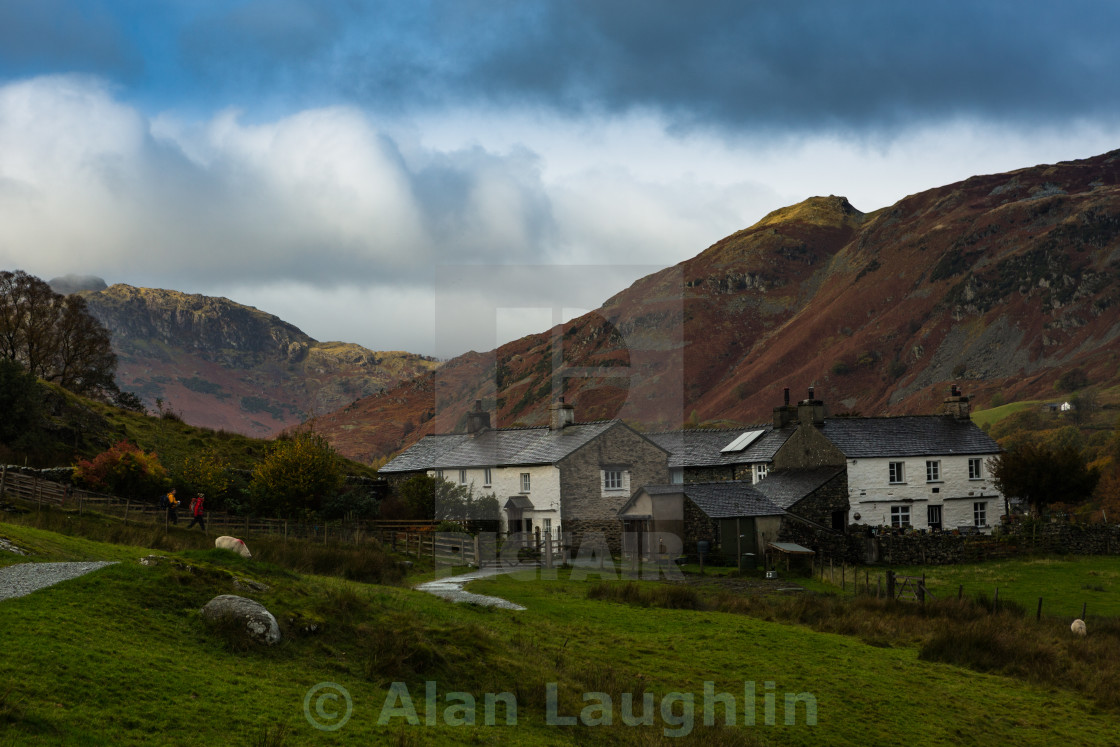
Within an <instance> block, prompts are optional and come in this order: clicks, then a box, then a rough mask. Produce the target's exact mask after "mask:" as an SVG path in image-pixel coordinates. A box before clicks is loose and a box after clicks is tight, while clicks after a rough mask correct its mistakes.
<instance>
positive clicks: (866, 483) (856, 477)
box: [848, 454, 1004, 530]
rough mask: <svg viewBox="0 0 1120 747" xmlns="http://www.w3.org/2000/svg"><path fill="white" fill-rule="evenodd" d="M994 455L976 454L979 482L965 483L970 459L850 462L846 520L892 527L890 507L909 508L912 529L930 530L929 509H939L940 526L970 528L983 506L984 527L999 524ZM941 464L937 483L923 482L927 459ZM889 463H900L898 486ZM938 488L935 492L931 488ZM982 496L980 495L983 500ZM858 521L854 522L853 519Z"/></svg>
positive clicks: (1000, 508)
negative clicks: (976, 505) (976, 509)
mask: <svg viewBox="0 0 1120 747" xmlns="http://www.w3.org/2000/svg"><path fill="white" fill-rule="evenodd" d="M993 456H995V454H986V455H981V456H980V464H981V472H980V478H979V479H969V476H968V460H969V459H970V458H976V455H972V456H971V457H969V456H957V455H950V456H941V457H924V456H923V457H903V458H882V459H881V458H875V459H849V460H848V502H849V504H850V509H849V512H848V518H849V521H851V522H852V523H855V524H871V525H874V526H879V525H886V526H890V525H891V506H901V505H909V506H910V526H912V527H914V528H915V529H928V528H929V522H928V510H927V507H928V506H930V505H931V504H932V505H939V506H941V507H942V508H941V527H942V528H943V529H946V530H949V529H955V528H957V527H958V526H973V504H974V503H977V502H983V503H987V512H986V513H987V526H988V527H991V526H992V525H994V524H998V523H999V517H1000V516H1001V515H1003V512H1004V503H1003V496H1002V495H1001V494H1000V493H999V491H998V490H996V486H995V483H994V482H992V478H991V471H990V470H989V469H988V459H989V458H991V457H993ZM927 460H936V461H939V462H940V466H941V470H940V472H941V474H940V480H939V481H938V482H927V481H926V461H927ZM890 462H902V463H903V478H904V482H903V483H902V484H891V483H890V471H889V466H888V465H889V463H890ZM934 488H938V492H937V493H934V492H933V489H934ZM981 496H982V497H981ZM857 514H858V515H859V518H858V519H857V518H855V517H856V515H857Z"/></svg>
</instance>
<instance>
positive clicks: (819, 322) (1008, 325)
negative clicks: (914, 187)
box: [316, 151, 1120, 458]
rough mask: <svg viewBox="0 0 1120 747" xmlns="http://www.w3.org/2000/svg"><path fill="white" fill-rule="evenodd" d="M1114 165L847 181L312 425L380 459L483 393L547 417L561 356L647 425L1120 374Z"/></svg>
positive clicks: (1118, 193)
mask: <svg viewBox="0 0 1120 747" xmlns="http://www.w3.org/2000/svg"><path fill="white" fill-rule="evenodd" d="M1118 183H1120V151H1114V152H1111V153H1107V154H1105V155H1102V156H1098V157H1096V158H1092V159H1087V160H1083V161H1074V162H1068V163H1060V164H1057V165H1052V166H1036V167H1033V168H1027V169H1021V170H1019V171H1014V172H1011V173H1006V174H996V175H990V176H978V177H974V178H971V179H968V180H966V181H963V182H959V183H956V184H951V185H948V186H945V187H941V188H938V189H932V190H929V191H927V192H923V193H920V194H917V195H912V196H910V197H907V198H905V199H903V200H901V201H900V202H898V203H897V204H895V205H892V206H890V207H887V208H884V209H881V210H877V211H875V212H872V213H867V214H864V213H861V212H860V211H859V210H857V209H856V208H854V207H853V206H852V205H850V204H849V203H848V201H847V200H846V199H844V198H842V197H817V198H812V199H809V200H806V201H805V202H803V203H801V204H798V205H794V206H792V207H789V208H785V209H782V210H778V211H775V212H774V213H772V214H770V215H768V216H767V217H766V218H764V219H763V220H762V221H760V222H759V223H758V224H756V225H754V226H752V227H750V228H748V229H745V230H743V231H739V232H738V233H735V234H733V235H731V236H729V237H727V238H726V239H723V240H722V241H720V242H718V243H716V244H715V245H713V246H711V247H709V248H708V249H706V250H705V251H703V252H701V253H700V254H699V255H698V256H696V257H694V258H693V259H690V260H688V261H686V262H682V263H681V264H679V265H677V266H676V267H672V268H668V269H666V270H663V271H661V272H659V273H655V274H653V275H650V276H648V277H645V278H643V279H641V280H639V281H637V282H636V283H634V285H633V286H631V287H630V288H628V289H627V290H625V291H623V292H621V293H619V294H618V295H616V296H615V297H613V298H611V299H610V300H608V301H607V302H606V303H605V304H604V305H603V307H602V308H601V309H599V310H598V311H596V312H593V313H590V314H587V315H585V316H583V317H580V318H578V319H575V320H573V321H572V322H570V323H568V324H566V325H564V327H563V329H562V330H555V331H554V332H555V333H556V334H554V333H553V332H544V333H542V334H539V335H534V336H529V337H526V338H523V339H521V340H518V341H515V342H512V343H509V344H507V345H504V346H502V347H501V348H499V349H497V350H496V351H491V352H489V353H485V354H478V353H471V354H468V355H465V356H461V357H460V358H457V359H454V360H452V361H450V362H449V363H447V364H445V365H444V366H443V367H441V368H440V370H439V371H438V373H434V374H429V375H427V376H426V377H424V378H421V379H419V380H417V381H410V382H405V383H403V384H401V385H400V386H398V387H396V388H395V389H390V390H388V391H386V392H385V393H384V394H380V395H375V396H372V397H369V398H366V399H363V400H361V401H359V402H355V403H353V404H352V405H350V406H349V407H347V408H346V409H345V410H343V411H340V412H335V413H331V414H330V415H327V416H324V417H321V418H318V419H317V420H316V428H317V429H318V430H320V431H322V432H324V433H327V434H328V435H329V437H331V438H332V439H333V440H334V441H335V442H336V443H337V444H338V445H339V447H340V448H341V449H342V450H343V451H344V452H345V453H347V454H348V455H350V456H353V457H358V458H370V457H375V456H378V455H382V454H385V453H389V452H392V451H394V450H396V449H398V448H400V447H401V446H403V445H406V444H408V443H410V442H412V441H413V440H415V439H416V438H419V436H420V435H422V434H424V433H428V432H439V431H446V430H451V429H453V428H455V427H457V426H460V425H461V424H462V422H463V418H464V414H465V412H466V411H467V409H468V408H469V407H470V406H472V405H473V403H474V401H475V400H476V399H482V400H483V403H484V406H485V407H486V409H488V410H490V411H491V412H493V413H494V420H495V424H496V425H510V424H513V423H518V422H523V423H541V422H545V419H546V408H547V405H548V402H549V400H550V398H551V397H553V396H554V395H557V394H559V393H560V392H561V387H560V385H559V384H558V383H557V380H558V378H562V377H563V374H564V373H565V372H568V373H579V374H580V375H579V376H576V377H572V378H567V379H566V381H565V383H564V385H563V389H562V391H563V393H564V394H565V395H566V397H567V399H568V401H571V402H574V403H575V404H576V406H577V417H578V418H579V419H580V420H589V419H596V418H607V417H622V418H625V419H627V420H629V421H631V422H633V423H635V424H640V425H645V426H647V427H661V426H679V425H680V424H681V423H682V422H685V421H688V420H694V421H696V420H699V421H704V420H720V421H728V420H730V421H740V422H755V421H759V420H765V419H767V418H768V417H769V413H770V411H771V409H772V408H773V406H774V405H776V404H779V403H780V401H781V396H782V395H781V390H782V388H783V387H790V388H791V389H793V392H794V395H795V396H796V397H804V392H805V389H806V387H808V386H815V387H816V394H817V396H818V397H823V398H824V399H825V400H826V401H827V402H828V404H829V405H830V408H831V409H832V411H833V412H845V411H847V412H859V413H862V414H864V415H872V414H902V413H915V412H933V411H936V409H937V406H938V404H939V403H940V402H941V400H942V398H943V397H944V394H945V392H946V390H947V389H948V386H949V383H950V382H954V383H959V384H960V385H961V386H962V388H963V389H964V390H965V391H966V392H967V393H969V394H972V395H974V396H975V397H976V400H977V402H978V403H980V404H984V403H986V402H988V401H989V400H990V399H991V397H992V396H993V395H994V394H996V393H997V392H999V393H1000V394H1001V396H1002V397H1004V398H1006V399H1008V400H1011V399H1017V398H1027V397H1046V396H1054V390H1053V385H1054V383H1055V381H1056V380H1057V378H1058V377H1059V376H1060V375H1061V374H1062V373H1063V372H1066V371H1069V370H1071V369H1074V368H1079V369H1081V370H1082V371H1083V372H1084V373H1085V374H1086V375H1087V377H1088V380H1089V382H1091V383H1095V384H1102V385H1103V384H1109V383H1115V382H1116V381H1117V378H1118V374H1117V371H1118V369H1120V365H1118V353H1120V347H1118V345H1117V342H1116V340H1117V336H1118V335H1120V305H1118V304H1117V302H1118V301H1120V283H1118V282H1117V281H1118V280H1120V186H1118ZM557 340H559V341H560V342H559V345H560V347H561V349H562V354H561V355H562V360H563V365H562V366H561V367H560V368H559V369H555V367H554V365H553V360H554V357H553V353H554V350H555V349H556V344H557V342H556V341H557ZM612 368H613V371H612V370H611V369H612ZM576 369H579V370H578V371H576ZM557 371H559V373H560V376H559V377H556V376H554V373H556V372H557ZM588 374H590V375H588Z"/></svg>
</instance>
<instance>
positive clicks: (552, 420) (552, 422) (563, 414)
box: [548, 397, 576, 431]
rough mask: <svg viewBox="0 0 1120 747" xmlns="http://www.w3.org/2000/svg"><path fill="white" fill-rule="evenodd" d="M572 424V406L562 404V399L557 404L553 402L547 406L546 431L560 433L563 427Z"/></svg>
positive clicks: (573, 410) (573, 411)
mask: <svg viewBox="0 0 1120 747" xmlns="http://www.w3.org/2000/svg"><path fill="white" fill-rule="evenodd" d="M574 422H576V408H575V407H574V406H573V405H568V404H564V398H563V397H561V398H560V400H559V401H558V402H553V403H552V404H551V405H549V406H548V429H549V430H550V431H562V430H564V427H565V426H568V425H571V424H572V423H574Z"/></svg>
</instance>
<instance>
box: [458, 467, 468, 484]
mask: <svg viewBox="0 0 1120 747" xmlns="http://www.w3.org/2000/svg"><path fill="white" fill-rule="evenodd" d="M459 484H460V485H466V484H467V471H466V470H465V469H461V470H459Z"/></svg>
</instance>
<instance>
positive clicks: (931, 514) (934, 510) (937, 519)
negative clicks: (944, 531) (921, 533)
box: [926, 506, 941, 531]
mask: <svg viewBox="0 0 1120 747" xmlns="http://www.w3.org/2000/svg"><path fill="white" fill-rule="evenodd" d="M926 515H927V518H928V520H929V528H930V529H937V530H939V531H940V529H941V506H929V507H928V508H927V509H926Z"/></svg>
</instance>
